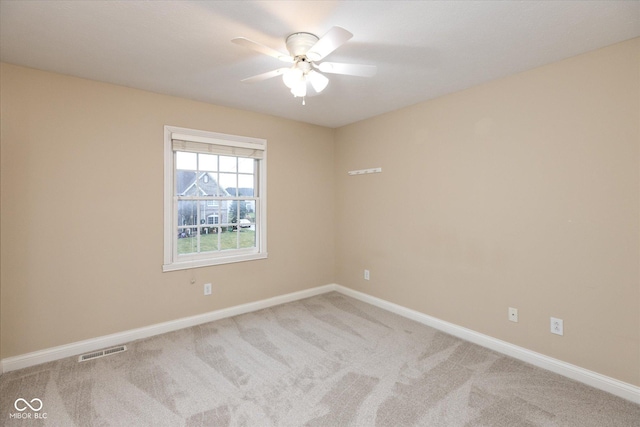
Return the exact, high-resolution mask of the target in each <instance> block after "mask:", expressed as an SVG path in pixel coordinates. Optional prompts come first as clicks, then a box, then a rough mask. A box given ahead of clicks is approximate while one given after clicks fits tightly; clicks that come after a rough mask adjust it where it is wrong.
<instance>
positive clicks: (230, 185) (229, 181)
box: [220, 173, 238, 197]
mask: <svg viewBox="0 0 640 427" xmlns="http://www.w3.org/2000/svg"><path fill="white" fill-rule="evenodd" d="M237 186H238V175H236V174H235V173H221V174H220V187H222V188H224V189H225V190H227V191H228V192H229V194H230V195H231V196H233V197H236V191H235V188H236V187H237Z"/></svg>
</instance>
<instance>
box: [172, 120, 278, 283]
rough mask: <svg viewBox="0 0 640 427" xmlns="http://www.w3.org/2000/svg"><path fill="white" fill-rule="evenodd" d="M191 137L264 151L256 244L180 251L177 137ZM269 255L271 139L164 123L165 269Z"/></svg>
mask: <svg viewBox="0 0 640 427" xmlns="http://www.w3.org/2000/svg"><path fill="white" fill-rule="evenodd" d="M174 138H175V139H180V140H188V141H194V142H198V143H204V144H215V145H218V146H219V145H224V146H227V147H232V148H240V149H247V148H249V149H256V150H261V151H262V153H263V154H262V158H261V159H260V160H258V163H259V165H258V168H257V169H258V170H257V174H256V178H257V191H258V194H257V196H258V200H256V209H255V210H256V247H255V248H248V249H238V250H225V251H218V252H207V253H206V254H198V255H197V256H194V257H184V256H180V257H178V255H177V249H176V248H177V240H178V233H177V226H176V215H177V196H176V194H175V177H174V175H175V162H174V151H173V146H172V140H173V139H174ZM265 258H267V141H266V140H264V139H259V138H250V137H245V136H236V135H227V134H222V133H216V132H208V131H202V130H195V129H188V128H181V127H176V126H165V127H164V263H163V265H162V271H163V272H167V271H175V270H184V269H189V268H198V267H206V266H211V265H219V264H229V263H233V262H243V261H252V260H257V259H265Z"/></svg>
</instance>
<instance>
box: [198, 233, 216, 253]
mask: <svg viewBox="0 0 640 427" xmlns="http://www.w3.org/2000/svg"><path fill="white" fill-rule="evenodd" d="M217 250H218V227H202V229H201V231H200V252H211V251H217Z"/></svg>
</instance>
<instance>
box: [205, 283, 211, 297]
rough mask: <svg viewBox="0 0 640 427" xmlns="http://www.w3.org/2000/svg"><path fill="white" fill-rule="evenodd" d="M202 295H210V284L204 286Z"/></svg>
mask: <svg viewBox="0 0 640 427" xmlns="http://www.w3.org/2000/svg"><path fill="white" fill-rule="evenodd" d="M204 294H205V295H211V283H205V284H204Z"/></svg>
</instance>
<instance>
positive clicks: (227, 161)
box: [220, 156, 238, 172]
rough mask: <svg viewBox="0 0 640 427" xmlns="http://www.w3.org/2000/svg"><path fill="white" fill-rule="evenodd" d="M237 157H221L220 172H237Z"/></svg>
mask: <svg viewBox="0 0 640 427" xmlns="http://www.w3.org/2000/svg"><path fill="white" fill-rule="evenodd" d="M237 159H238V158H237V157H230V156H220V171H221V172H236V171H237V170H238V169H237Z"/></svg>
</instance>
